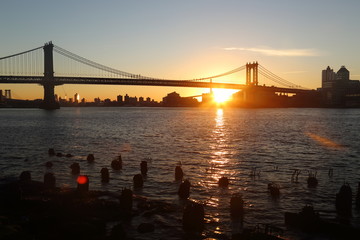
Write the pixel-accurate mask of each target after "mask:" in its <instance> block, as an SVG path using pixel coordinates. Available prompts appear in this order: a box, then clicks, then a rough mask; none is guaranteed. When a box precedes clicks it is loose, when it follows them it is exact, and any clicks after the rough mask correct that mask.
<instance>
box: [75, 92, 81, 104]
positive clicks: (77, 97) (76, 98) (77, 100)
mask: <svg viewBox="0 0 360 240" xmlns="http://www.w3.org/2000/svg"><path fill="white" fill-rule="evenodd" d="M79 101H80V95H79V94H78V93H75V95H74V102H75V103H79Z"/></svg>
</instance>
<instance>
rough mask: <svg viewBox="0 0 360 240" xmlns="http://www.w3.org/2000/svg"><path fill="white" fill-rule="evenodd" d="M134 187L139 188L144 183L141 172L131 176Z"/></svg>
mask: <svg viewBox="0 0 360 240" xmlns="http://www.w3.org/2000/svg"><path fill="white" fill-rule="evenodd" d="M133 181H134V188H141V187H142V186H143V185H144V180H143V177H142V175H141V174H136V175H135V176H134V177H133Z"/></svg>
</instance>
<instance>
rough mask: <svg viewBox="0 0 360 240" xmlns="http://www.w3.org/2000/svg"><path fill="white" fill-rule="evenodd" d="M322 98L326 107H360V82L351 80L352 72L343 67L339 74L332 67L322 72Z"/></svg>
mask: <svg viewBox="0 0 360 240" xmlns="http://www.w3.org/2000/svg"><path fill="white" fill-rule="evenodd" d="M321 91H322V97H323V101H324V103H325V105H326V106H330V107H350V106H358V105H360V98H359V96H360V82H359V81H358V80H350V72H349V70H347V69H346V67H345V66H341V68H340V69H339V71H337V73H334V71H333V70H332V69H330V67H327V69H325V70H323V71H322V89H321Z"/></svg>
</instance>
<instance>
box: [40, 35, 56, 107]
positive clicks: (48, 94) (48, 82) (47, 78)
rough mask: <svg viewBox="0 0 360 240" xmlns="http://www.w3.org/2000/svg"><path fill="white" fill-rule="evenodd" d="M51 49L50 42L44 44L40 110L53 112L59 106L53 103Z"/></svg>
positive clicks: (53, 85) (53, 86) (53, 83)
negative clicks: (42, 88) (42, 98)
mask: <svg viewBox="0 0 360 240" xmlns="http://www.w3.org/2000/svg"><path fill="white" fill-rule="evenodd" d="M53 47H54V45H53V44H52V42H49V43H46V44H45V45H44V47H43V49H44V79H43V81H42V85H43V87H44V100H43V102H42V104H41V105H40V108H42V109H47V110H53V109H59V108H60V105H59V103H58V102H56V101H55V94H54V89H55V82H54V64H53Z"/></svg>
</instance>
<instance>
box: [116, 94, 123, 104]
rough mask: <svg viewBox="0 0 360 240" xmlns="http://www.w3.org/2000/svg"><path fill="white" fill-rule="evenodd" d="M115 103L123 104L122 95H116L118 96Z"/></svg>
mask: <svg viewBox="0 0 360 240" xmlns="http://www.w3.org/2000/svg"><path fill="white" fill-rule="evenodd" d="M117 102H118V103H122V102H123V96H122V95H118V96H117Z"/></svg>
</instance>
